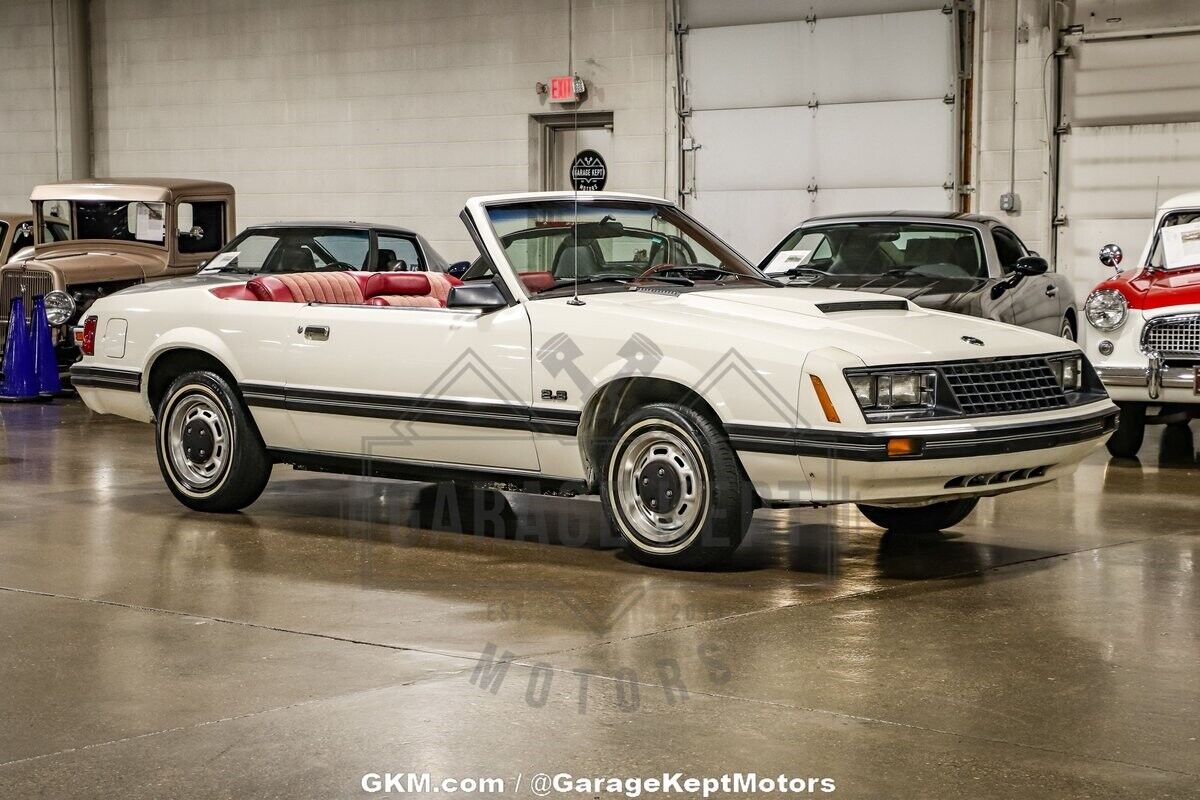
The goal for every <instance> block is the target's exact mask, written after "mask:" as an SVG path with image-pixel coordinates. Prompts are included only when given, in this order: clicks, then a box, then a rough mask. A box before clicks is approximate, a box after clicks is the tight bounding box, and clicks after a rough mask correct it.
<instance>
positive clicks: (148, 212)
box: [134, 203, 166, 242]
mask: <svg viewBox="0 0 1200 800" xmlns="http://www.w3.org/2000/svg"><path fill="white" fill-rule="evenodd" d="M163 216H164V215H163V207H162V206H161V205H159V204H158V203H155V204H154V205H150V204H149V203H138V207H137V230H136V231H135V232H134V238H136V239H139V240H141V241H143V242H161V241H163V240H164V237H165V236H166V220H165V219H163Z"/></svg>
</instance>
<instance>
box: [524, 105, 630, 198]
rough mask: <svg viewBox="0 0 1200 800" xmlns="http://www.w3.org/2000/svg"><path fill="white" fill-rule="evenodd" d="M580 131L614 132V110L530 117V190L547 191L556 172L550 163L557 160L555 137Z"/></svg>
mask: <svg viewBox="0 0 1200 800" xmlns="http://www.w3.org/2000/svg"><path fill="white" fill-rule="evenodd" d="M574 128H578V129H579V130H585V129H588V128H592V129H595V128H607V129H608V130H613V112H611V111H579V112H575V111H559V112H555V113H552V114H530V115H529V191H531V192H546V191H550V190H552V189H553V188H554V187H553V186H551V185H550V181H551V176H552V174H553V171H552V170H551V169H550V161H551V159H552V158H553V157H554V156H553V153H554V135H555V134H556V133H558V132H559V131H569V130H571V129H574Z"/></svg>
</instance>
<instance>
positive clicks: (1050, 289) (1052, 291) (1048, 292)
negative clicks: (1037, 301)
mask: <svg viewBox="0 0 1200 800" xmlns="http://www.w3.org/2000/svg"><path fill="white" fill-rule="evenodd" d="M1056 294H1058V288H1057V287H1054V286H1047V287H1046V297H1054V296H1055V295H1056Z"/></svg>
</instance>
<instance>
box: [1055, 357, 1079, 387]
mask: <svg viewBox="0 0 1200 800" xmlns="http://www.w3.org/2000/svg"><path fill="white" fill-rule="evenodd" d="M1050 369H1052V370H1054V377H1055V379H1056V380H1058V385H1059V386H1061V387H1062V390H1063V391H1064V392H1078V391H1079V390H1080V389H1082V388H1083V356H1067V357H1066V358H1054V359H1051V360H1050Z"/></svg>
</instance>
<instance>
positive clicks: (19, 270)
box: [0, 178, 234, 370]
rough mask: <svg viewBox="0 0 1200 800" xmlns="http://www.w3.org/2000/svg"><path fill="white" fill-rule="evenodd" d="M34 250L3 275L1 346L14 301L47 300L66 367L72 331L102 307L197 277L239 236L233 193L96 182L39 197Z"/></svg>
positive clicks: (147, 182) (225, 187) (162, 182)
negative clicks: (115, 298) (132, 289)
mask: <svg viewBox="0 0 1200 800" xmlns="http://www.w3.org/2000/svg"><path fill="white" fill-rule="evenodd" d="M30 200H32V201H33V233H34V238H35V242H34V249H33V251H32V254H29V253H28V252H26V254H25V255H24V256H23V257H21V258H17V259H15V260H14V261H13V262H11V263H8V264H5V265H3V266H2V267H0V337H3V336H6V335H7V332H8V314H9V307H10V302H11V300H12V298H13V297H18V296H21V297H24V298H25V313H26V314H27V315H28V314H29V313H30V309H31V306H32V304H33V298H34V297H36V296H37V295H45V296H46V313H47V317H48V318H49V319H50V324H51V327H52V328H53V329H54V339H55V349H56V352H57V356H58V362H59V366H60V368H62V369H64V370H65V369H66V368H67V367H69V366H70V365H71V364H72V363H74V361H75V360H76V359H77V358H78V349H77V348H76V346H75V342H74V339H73V337H72V335H71V326H72V325H74V324H75V323H76V321H77V320H79V319H80V318H81V316H82V315H83V312H84V311H85V310H86V309H87V308H88V306H90V305H91V304H92V303H93V302H94V301H95V300H96V299H98V298H100V297H106V296H107V295H110V294H112V293H113V292H116V291H119V290H121V289H124V288H126V287H129V286H133V285H135V284H139V283H145V282H146V281H154V280H162V279H165V278H174V277H179V276H182V275H191V274H193V273H195V272H196V270H197V269H198V268H199V266H200V264H201V262H203V261H205V260H206V259H208V258H211V257H212V255H213V254H214V253H216V252H217V251H218V250H220V249H221V248H222V247H224V246H225V244H226V243H227V242H228V241H229V238H230V237H231V236H232V234H233V232H234V202H233V200H234V192H233V187H232V186H230V185H229V184H227V183H220V182H217V181H201V180H191V179H185V178H94V179H91V180H84V181H67V182H64V183H51V184H45V185H43V186H38V187H36V188H34V190H33V194H32V195H31V197H30Z"/></svg>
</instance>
